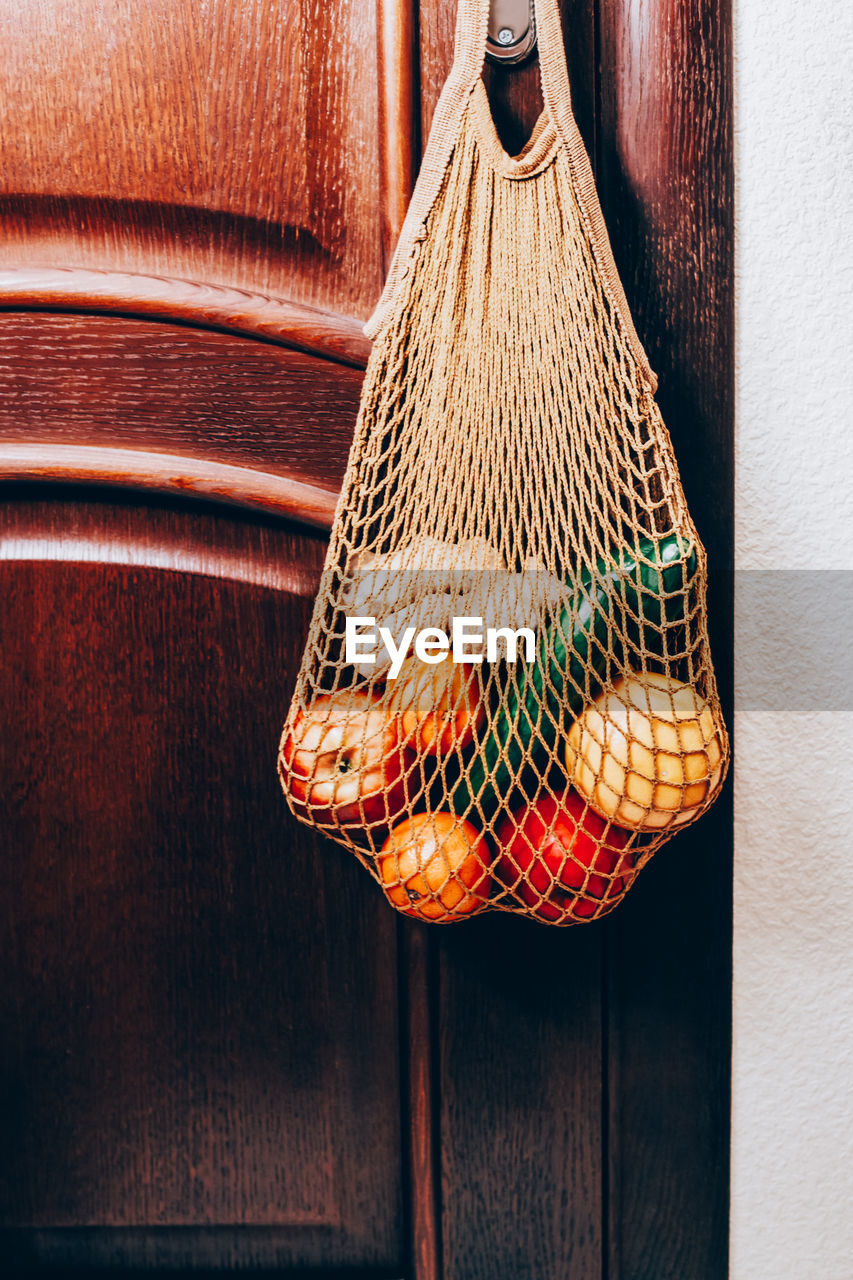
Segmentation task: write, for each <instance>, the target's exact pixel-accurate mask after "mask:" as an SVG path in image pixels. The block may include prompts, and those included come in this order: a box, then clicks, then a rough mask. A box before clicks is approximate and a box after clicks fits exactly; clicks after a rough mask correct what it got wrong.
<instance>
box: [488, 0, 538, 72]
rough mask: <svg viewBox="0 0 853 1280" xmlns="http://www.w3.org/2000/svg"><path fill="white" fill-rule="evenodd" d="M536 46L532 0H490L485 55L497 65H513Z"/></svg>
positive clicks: (521, 60)
mask: <svg viewBox="0 0 853 1280" xmlns="http://www.w3.org/2000/svg"><path fill="white" fill-rule="evenodd" d="M535 48H536V19H535V17H534V14H533V0H492V5H491V10H490V13H489V31H488V35H487V36H486V57H487V58H488V60H489V62H494V63H496V64H497V65H498V66H500V67H507V66H517V65H518V63H519V62H524V60H525V59H526V58H529V57H530V55H531V53H532V52H533V50H534V49H535Z"/></svg>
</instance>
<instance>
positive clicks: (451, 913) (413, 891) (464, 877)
mask: <svg viewBox="0 0 853 1280" xmlns="http://www.w3.org/2000/svg"><path fill="white" fill-rule="evenodd" d="M490 860H491V859H490V852H489V846H488V844H487V843H486V840H485V837H484V836H482V835H481V834H480V832H479V831H477V830H476V829H475V828H474V827H472V825H471V823H470V822H465V821H463V820H462V819H460V818H457V817H455V816H454V815H453V814H452V813H416V814H415V815H414V816H413V817H411V818H406V819H405V820H404V821H403V822H400V823H398V824H397V826H396V827H394V829H393V830H392V831H391V833H390V835H389V836H388V839H387V840H386V841H385V843H384V845H383V846H382V849H381V851H380V853H379V875H380V878H381V880H382V886H383V888H384V890H385V894H386V896H387V898H388V899H389V901H391V902H392V903H393V904H394V906H395V907H396V908H397V910H398V911H402V912H403V914H404V915H407V916H415V917H417V918H418V919H420V920H432V921H445V922H446V921H450V920H455V919H461V918H462V917H464V916H469V915H471V914H472V913H473V912H475V911H480V910H481V909H482V908H483V907H484V906H485V905H486V900H487V898H488V896H489V889H490V888H491V883H492V881H491V876H490V875H489V862H490Z"/></svg>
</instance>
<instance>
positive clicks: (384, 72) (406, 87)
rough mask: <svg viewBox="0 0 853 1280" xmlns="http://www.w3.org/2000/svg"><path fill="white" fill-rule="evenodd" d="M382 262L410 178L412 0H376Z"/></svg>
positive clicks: (414, 113)
mask: <svg viewBox="0 0 853 1280" xmlns="http://www.w3.org/2000/svg"><path fill="white" fill-rule="evenodd" d="M377 21H378V24H379V87H380V98H379V147H380V164H381V175H382V248H383V268H384V270H386V271H387V269H388V266H389V264H390V261H391V255H392V253H393V252H394V247H395V245H396V243H397V240H398V238H399V236H400V231H401V229H402V226H403V219H404V218H405V216H406V210H407V208H408V205H409V197H410V195H411V193H412V188H413V187H414V184H415V155H416V153H417V149H418V143H419V127H418V126H419V121H418V114H419V112H418V105H417V95H416V92H415V87H416V84H417V72H418V62H417V48H416V43H417V41H416V32H417V16H416V0H377Z"/></svg>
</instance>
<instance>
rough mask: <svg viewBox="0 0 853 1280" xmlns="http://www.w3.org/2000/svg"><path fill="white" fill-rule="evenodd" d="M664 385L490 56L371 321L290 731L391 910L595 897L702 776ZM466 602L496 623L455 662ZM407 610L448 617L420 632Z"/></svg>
mask: <svg viewBox="0 0 853 1280" xmlns="http://www.w3.org/2000/svg"><path fill="white" fill-rule="evenodd" d="M653 387H654V383H653V379H652V376H651V374H650V372H649V370H648V366H647V365H646V364H645V362H644V359H641V358H639V357H638V353H637V342H636V336H635V335H634V333H633V328H632V326H630V324H629V323H628V322H626V319H625V316H624V309H623V308H622V307H621V306H619V304H618V300H616V301H614V294H613V290H612V289H610V288H608V287H607V279H606V273H605V272H603V271H602V267H601V257H600V254H598V253H597V246H596V244H595V243H594V235H593V233H592V232H591V229H590V220H589V217H588V216H587V210H586V209H585V208H584V206H583V204H582V202H581V200H580V199H579V195H578V182H577V172H576V167H575V166H574V165H573V163H572V157H571V154H570V149H569V148H567V147H566V146H565V145H564V144H563V142H562V141H561V138H560V135H559V132H558V131H557V130H556V129H554V127H553V125H552V124H551V122H550V119H549V115H548V112H547V111H546V112H545V113H543V117H542V120H541V121H540V124H539V125H538V126H537V129H536V130H535V131H534V134H533V136H532V138H531V141H530V143H529V144H528V148H527V149H526V151H525V153H523V154H522V156H521V157H520V158H517V159H516V160H513V161H511V160H509V158H508V157H506V156H505V155H504V154H503V152H502V151H501V149H500V145H499V143H498V142H497V139H496V135H495V133H494V125H493V122H492V120H491V116H490V114H489V108H488V102H487V99H486V95H485V90H484V89H483V87H482V83H481V82H480V81H479V80H478V81H477V82H476V84H475V86H474V87H473V89H472V91H471V92H470V93H469V94H468V95H467V96H466V97H465V100H464V103H463V106H462V109H461V112H460V116H459V120H458V127H457V130H456V134H455V142H454V145H453V147H452V149H451V151H450V154H449V157H448V163H447V165H446V168H445V169H444V171H443V174H442V177H441V181H440V183H439V184H438V186H437V190H436V192H435V194H434V198H433V199H432V200H431V203H430V205H429V209H428V211H427V212H426V214H425V216H424V217H423V219H422V222H421V223H420V225H419V226H418V228H417V230H416V234H415V235H414V236H413V237H412V240H411V244H410V246H409V248H408V250H407V252H406V256H405V262H404V263H403V265H402V268H401V269H400V270H399V271H398V281H397V284H396V289H395V293H394V296H393V298H392V300H391V304H390V305H389V306H387V307H386V311H385V315H384V318H383V323H382V325H381V328H380V330H379V332H378V335H377V337H376V341H375V343H374V347H373V351H372V354H371V358H370V362H369V365H368V369H367V375H366V380H365V384H364V390H363V396H362V402H361V409H360V414H359V418H358V423H357V427H356V433H355V438H354V442H353V446H352V451H351V455H350V461H349V466H348V470H347V474H346V478H345V481H344V486H343V490H342V494H341V499H340V503H339V506H338V510H337V515H336V519H335V523H334V527H333V530H332V536H331V541H330V545H329V551H328V556H327V560H326V566H325V569H324V573H323V577H322V582H321V586H320V589H319V592H318V596H317V601H316V606H315V610H314V614H313V619H312V622H311V627H310V633H309V637H308V642H307V645H306V649H305V655H304V659H303V663H302V667H301V670H300V672H299V675H298V680H297V685H296V690H295V693H294V696H293V700H292V704H291V707H290V711H289V714H288V718H287V722H286V724H285V727H284V732H283V735H282V740H281V748H280V752H279V774H280V777H281V781H282V785H283V787H284V790H285V793H286V795H287V798H288V803H289V805H290V808H291V810H292V811H293V813H294V814H296V816H297V817H299V818H300V819H302V820H304V821H306V822H309V823H311V824H313V825H315V826H316V827H318V828H319V829H321V830H323V831H324V832H326V833H327V834H328V835H329V836H330V837H331V838H332V839H334V840H337V841H338V842H340V843H342V844H344V845H345V846H346V847H347V848H349V849H351V850H352V851H353V852H354V853H355V854H356V855H357V856H358V857H359V859H360V860H361V861H362V863H363V864H364V865H365V867H367V869H368V870H369V871H370V873H371V874H372V875H373V876H374V878H375V879H376V880H377V881H378V883H379V884H380V885H381V886H382V889H383V891H384V892H385V894H386V896H387V897H388V899H389V901H390V902H391V903H392V904H393V905H394V906H395V907H397V908H398V909H399V910H400V911H403V912H404V913H407V914H410V915H413V916H416V917H418V918H420V919H426V920H432V921H436V922H440V923H447V922H451V921H455V920H461V919H467V918H469V917H470V916H471V915H472V914H474V913H476V912H479V911H483V910H487V909H497V910H509V911H515V912H520V913H524V914H527V915H529V916H531V917H533V918H535V919H538V920H541V921H545V922H548V923H553V924H557V925H569V924H574V923H577V922H579V921H585V920H591V919H595V918H598V917H601V916H603V915H605V914H607V913H608V912H610V911H611V910H612V909H613V908H614V907H615V906H616V905H617V904H618V903H619V902H620V901H621V900H622V898H623V897H624V895H625V894H626V893H627V891H628V889H629V888H630V886H631V885H632V883H633V882H634V880H635V879H636V876H637V874H638V873H639V871H640V870H641V869H642V867H643V866H644V865H645V864H646V862H647V861H648V859H649V858H650V857H651V856H652V854H653V853H654V851H655V850H656V849H657V848H658V847H659V846H660V844H661V843H662V842H663V841H665V840H666V839H668V838H669V837H670V836H671V835H672V834H673V833H674V832H675V831H678V830H680V829H681V828H682V827H684V826H685V825H687V824H688V823H690V822H692V821H694V820H695V819H696V818H698V817H699V816H700V815H701V814H702V813H703V812H704V811H705V810H706V809H707V807H708V806H709V805H710V803H711V802H712V800H713V799H714V797H715V795H716V793H717V791H718V790H719V787H720V785H721V783H722V780H723V776H724V774H725V770H726V766H727V760H728V740H727V736H726V730H725V727H724V724H723V720H722V716H721V712H720V706H719V700H718V696H717V690H716V685H715V681H714V673H713V669H712V666H711V661H710V654H709V646H708V636H707V629H706V607H705V605H706V561H705V553H704V550H703V548H702V546H701V543H700V541H699V539H698V537H697V535H696V532H695V529H694V527H693V525H692V523H691V520H690V517H689V515H688V512H687V507H686V504H685V500H684V494H683V491H682V487H681V483H680V480H679V476H678V471H677V467H676V464H675V461H674V458H673V453H672V447H671V442H670V438H669V435H668V433H667V431H666V428H665V426H664V424H663V422H662V420H661V417H660V413H659V411H658V408H657V405H656V403H655V400H654V395H653ZM348 617H349V618H350V619H352V618H356V617H359V618H373V619H374V620H375V622H374V625H373V627H372V628H371V627H370V626H369V625H368V624H366V623H365V624H362V627H361V631H360V634H361V635H362V636H364V637H366V639H365V641H364V646H365V647H366V648H369V647H370V645H371V644H372V645H373V650H374V652H373V657H374V662H373V663H372V664H370V663H367V662H348V661H347V656H346V643H345V641H346V634H345V628H346V621H347V618H348ZM463 617H467V618H476V619H481V625H480V626H479V628H478V627H477V624H475V623H472V624H469V625H470V627H472V628H474V631H475V633H476V632H477V630H479V631H480V632H482V633H483V636H484V639H483V642H482V644H481V645H479V646H478V644H477V643H476V642H471V643H470V644H469V649H470V651H471V656H470V657H469V659H468V660H464V661H457V662H455V661H453V656H452V654H451V653H450V652H448V651H446V650H445V649H443V648H442V647H441V645H442V644H443V641H442V640H441V638H440V636H439V634H438V632H441V631H443V632H444V633H446V634H447V636H448V642H449V641H450V637H451V633H452V622H453V619H454V618H463ZM380 626H382V627H385V628H386V629H387V632H388V633H390V634H391V635H392V636H393V638H394V641H393V643H394V648H393V649H391V648H389V647H386V646H385V645H384V644H383V642H382V636H381V633H380V632H379V627H380ZM407 628H409V629H411V628H414V633H415V634H414V637H413V639H416V638H417V634H418V632H420V631H422V630H423V629H424V628H435V629H437V630H436V631H433V632H430V633H427V639H426V641H425V642H424V645H423V648H422V649H421V651H420V654H421V656H419V654H418V652H416V651H414V650H413V648H412V642H411V640H410V643H409V645H408V646H404V645H403V643H402V641H403V640H404V639H405V637H406V634H407ZM488 628H491V629H492V631H493V632H494V633H495V637H494V642H493V646H492V648H491V650H490V649H489V647H488V645H487V638H488ZM525 629H526V631H527V632H529V633H531V635H532V644H531V641H530V638H529V637H528V636H527V635H526V634H525ZM507 633H512V635H515V633H518V635H516V651H515V654H514V655H513V652H512V643H511V639H512V637H511V636H510V635H509V634H507ZM475 654H476V655H477V656H479V655H480V654H482V661H477V660H475V657H474V655H475ZM395 655H396V663H395V662H394V658H395ZM531 657H532V660H530V659H531ZM428 658H430V659H432V660H431V661H429V660H427V659H428ZM513 659H514V660H513Z"/></svg>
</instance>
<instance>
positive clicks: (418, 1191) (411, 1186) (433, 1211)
mask: <svg viewBox="0 0 853 1280" xmlns="http://www.w3.org/2000/svg"><path fill="white" fill-rule="evenodd" d="M398 928H399V932H400V937H401V944H402V945H401V961H402V964H403V966H404V969H405V973H406V986H405V997H406V999H405V1007H406V1021H405V1037H406V1074H407V1083H408V1111H407V1120H408V1125H407V1129H408V1133H407V1146H408V1179H407V1191H408V1196H407V1205H408V1217H409V1238H410V1248H411V1261H410V1267H411V1272H410V1274H411V1280H440V1277H441V1275H442V1270H441V1202H440V1194H439V1182H440V1167H439V1142H440V1128H439V1116H438V1078H439V1077H438V1063H437V1061H436V1058H437V1054H436V1050H435V1040H436V1034H435V1033H436V1028H437V1024H438V1019H439V1017H440V1011H439V1009H438V1007H437V1003H436V977H435V956H436V952H435V946H434V942H433V939H432V933H431V931H430V929H429V927H428V926H427V925H423V924H416V923H415V922H414V921H411V920H401V921H400V922H399V926H398Z"/></svg>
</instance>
